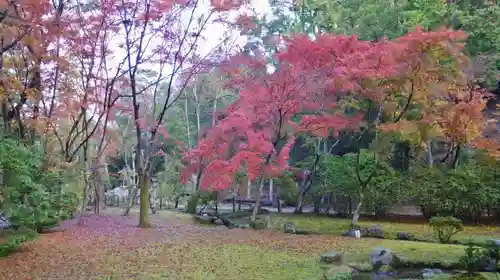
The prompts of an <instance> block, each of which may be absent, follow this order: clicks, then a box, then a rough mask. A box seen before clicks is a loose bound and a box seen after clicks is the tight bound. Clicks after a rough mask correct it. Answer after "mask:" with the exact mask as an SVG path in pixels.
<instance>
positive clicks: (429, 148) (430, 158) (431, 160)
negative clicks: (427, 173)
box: [427, 140, 434, 167]
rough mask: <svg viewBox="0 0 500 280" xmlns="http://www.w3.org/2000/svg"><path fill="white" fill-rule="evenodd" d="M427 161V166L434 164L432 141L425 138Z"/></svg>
mask: <svg viewBox="0 0 500 280" xmlns="http://www.w3.org/2000/svg"><path fill="white" fill-rule="evenodd" d="M427 163H428V164H429V167H433V166H434V157H433V155H432V141H431V140H427Z"/></svg>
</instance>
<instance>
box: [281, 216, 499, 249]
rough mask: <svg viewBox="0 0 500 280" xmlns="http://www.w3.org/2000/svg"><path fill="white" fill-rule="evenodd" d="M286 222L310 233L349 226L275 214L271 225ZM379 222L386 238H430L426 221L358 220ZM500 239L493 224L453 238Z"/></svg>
mask: <svg viewBox="0 0 500 280" xmlns="http://www.w3.org/2000/svg"><path fill="white" fill-rule="evenodd" d="M286 222H295V223H296V224H297V228H298V229H300V230H304V231H308V232H311V233H319V234H332V235H342V234H343V233H344V232H345V231H346V229H347V228H348V227H349V224H350V220H348V219H340V218H332V217H326V216H313V215H294V214H276V215H273V227H274V228H275V229H279V230H282V229H283V225H284V224H285V223H286ZM377 224H380V225H381V227H382V229H383V230H384V232H385V235H386V238H390V239H395V238H396V233H397V232H408V233H411V234H413V235H414V236H415V237H417V238H418V239H423V240H432V239H433V238H432V235H431V234H430V227H429V224H427V223H422V224H416V223H390V222H378V221H360V226H362V227H373V226H375V225H377ZM492 238H498V239H500V227H493V226H466V227H465V228H464V231H463V232H461V233H459V234H457V235H456V236H455V237H454V238H453V240H456V241H458V242H459V243H461V244H466V243H468V242H469V241H472V242H474V243H475V244H481V243H485V242H486V241H487V240H488V239H492Z"/></svg>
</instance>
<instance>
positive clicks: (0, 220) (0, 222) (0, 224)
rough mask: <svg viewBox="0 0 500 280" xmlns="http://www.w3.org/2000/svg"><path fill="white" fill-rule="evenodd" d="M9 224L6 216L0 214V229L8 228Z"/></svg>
mask: <svg viewBox="0 0 500 280" xmlns="http://www.w3.org/2000/svg"><path fill="white" fill-rule="evenodd" d="M10 226H11V224H10V221H9V219H8V218H7V217H5V216H4V215H3V214H0V229H8V228H10Z"/></svg>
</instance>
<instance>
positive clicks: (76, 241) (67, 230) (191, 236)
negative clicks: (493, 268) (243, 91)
mask: <svg viewBox="0 0 500 280" xmlns="http://www.w3.org/2000/svg"><path fill="white" fill-rule="evenodd" d="M165 213H168V212H165ZM165 213H160V214H159V215H157V216H153V217H152V221H153V224H154V225H153V227H152V228H150V229H146V230H145V229H139V228H137V227H136V226H135V225H136V223H137V217H135V216H132V217H121V216H118V215H107V216H94V217H86V218H84V219H83V226H77V224H76V221H68V222H66V223H65V224H64V225H63V226H62V227H61V230H62V231H58V232H53V233H49V234H44V235H41V236H40V238H39V239H38V240H36V241H33V242H29V243H26V244H24V245H22V247H21V248H20V251H19V252H17V253H14V254H13V255H11V256H9V257H7V258H4V259H0V278H1V279H44V280H58V279H65V280H66V279H72V280H80V279H81V280H83V279H85V280H88V279H102V280H105V279H107V280H110V279H115V280H118V279H119V280H122V279H123V280H125V279H144V280H146V279H148V280H150V279H152V280H154V279H195V280H196V279H200V280H202V279H203V280H205V279H224V280H231V279H242V278H243V279H249V280H251V279H259V280H266V279H291V280H293V279H321V275H322V274H323V269H324V268H323V267H322V266H320V265H319V264H318V259H319V255H320V254H322V253H324V252H327V251H342V252H344V253H345V256H346V261H347V262H349V263H361V262H367V260H368V255H369V253H370V252H371V250H373V248H374V247H376V246H384V247H387V248H390V249H392V250H393V251H394V252H396V253H397V254H398V255H400V256H401V257H403V258H407V259H411V260H417V261H421V260H441V261H442V260H445V261H450V262H456V261H457V260H458V258H459V257H460V256H461V255H462V254H463V252H464V248H465V246H461V245H440V244H426V243H422V242H401V241H394V240H376V239H361V240H359V239H353V238H345V237H340V236H332V235H290V234H284V233H281V232H276V231H254V230H250V229H232V230H229V229H227V228H223V227H219V228H207V227H200V226H198V225H195V224H192V223H191V219H186V217H185V216H184V217H180V216H178V215H177V214H176V215H169V214H165Z"/></svg>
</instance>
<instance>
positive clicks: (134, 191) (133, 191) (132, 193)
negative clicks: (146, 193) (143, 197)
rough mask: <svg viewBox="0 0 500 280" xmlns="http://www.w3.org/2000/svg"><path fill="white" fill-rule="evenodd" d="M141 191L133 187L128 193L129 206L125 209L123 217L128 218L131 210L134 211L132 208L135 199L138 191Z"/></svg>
mask: <svg viewBox="0 0 500 280" xmlns="http://www.w3.org/2000/svg"><path fill="white" fill-rule="evenodd" d="M138 190H139V188H138V187H135V186H133V187H132V189H131V190H130V191H129V192H128V193H129V197H128V201H127V206H126V208H125V211H123V216H128V214H129V213H130V210H131V209H132V206H133V205H134V199H135V197H136V196H137V191H138Z"/></svg>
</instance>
